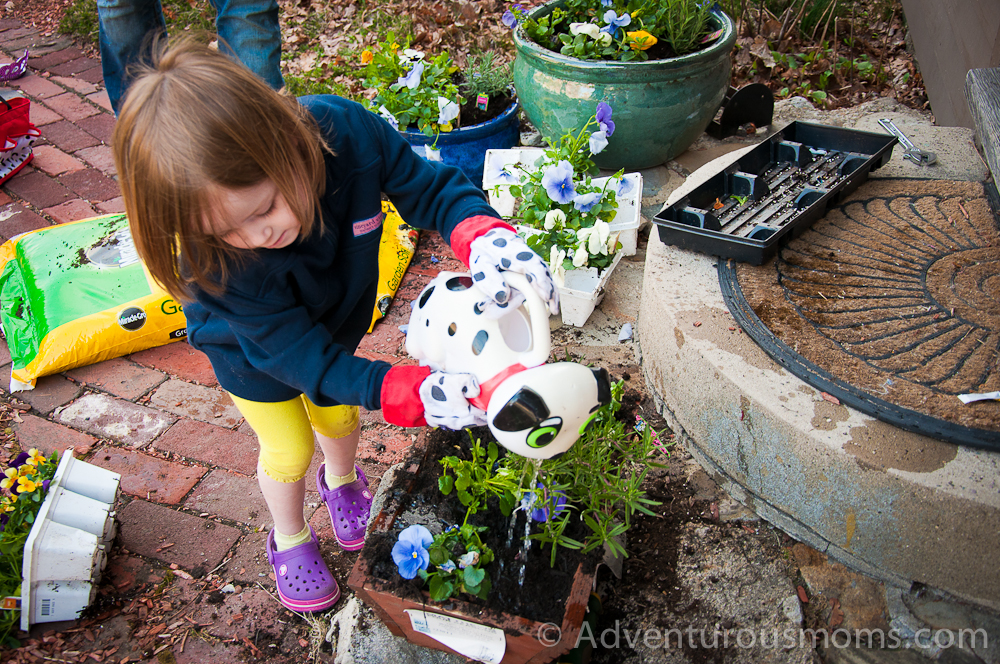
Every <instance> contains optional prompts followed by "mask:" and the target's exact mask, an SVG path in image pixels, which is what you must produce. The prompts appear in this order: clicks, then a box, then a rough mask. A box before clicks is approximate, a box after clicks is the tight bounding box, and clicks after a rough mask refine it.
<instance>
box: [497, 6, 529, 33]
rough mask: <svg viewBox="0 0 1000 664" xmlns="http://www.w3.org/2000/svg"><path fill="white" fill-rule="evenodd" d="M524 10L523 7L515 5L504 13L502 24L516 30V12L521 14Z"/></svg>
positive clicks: (501, 19) (501, 18)
mask: <svg viewBox="0 0 1000 664" xmlns="http://www.w3.org/2000/svg"><path fill="white" fill-rule="evenodd" d="M522 9H523V7H521V5H514V6H513V7H511V8H510V9H508V10H507V11H505V12H504V13H503V16H501V17H500V22H501V23H503V24H504V25H506V26H507V27H508V28H511V29H513V28H515V27H516V26H517V15H515V14H514V12H520V11H521V10H522Z"/></svg>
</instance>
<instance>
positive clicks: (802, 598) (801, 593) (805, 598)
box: [795, 586, 809, 604]
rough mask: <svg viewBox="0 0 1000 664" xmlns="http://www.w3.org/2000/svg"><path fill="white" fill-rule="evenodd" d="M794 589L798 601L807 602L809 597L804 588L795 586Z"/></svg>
mask: <svg viewBox="0 0 1000 664" xmlns="http://www.w3.org/2000/svg"><path fill="white" fill-rule="evenodd" d="M795 590H796V592H798V594H799V601H800V602H802V603H803V604H808V603H809V597H808V596H807V595H806V589H805V588H803V587H802V586H796V587H795Z"/></svg>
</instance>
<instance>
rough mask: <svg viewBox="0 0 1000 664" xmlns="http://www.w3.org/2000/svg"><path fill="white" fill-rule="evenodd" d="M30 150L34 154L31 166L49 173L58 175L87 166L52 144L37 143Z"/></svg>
mask: <svg viewBox="0 0 1000 664" xmlns="http://www.w3.org/2000/svg"><path fill="white" fill-rule="evenodd" d="M32 152H34V154H35V159H34V161H33V162H32V166H34V167H35V169H37V170H40V171H43V172H45V173H47V174H49V175H60V174H62V173H69V172H70V171H79V170H82V169H84V168H86V167H87V166H86V165H85V164H84V163H83V162H82V161H80V160H79V159H77V158H76V157H73V156H71V155H68V154H66V153H65V152H63V151H62V150H60V149H59V148H57V147H55V146H54V145H39V146H37V147H35V148H33V149H32Z"/></svg>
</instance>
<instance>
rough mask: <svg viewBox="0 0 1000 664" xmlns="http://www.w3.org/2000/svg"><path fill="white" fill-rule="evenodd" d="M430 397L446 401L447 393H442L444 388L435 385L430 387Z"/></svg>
mask: <svg viewBox="0 0 1000 664" xmlns="http://www.w3.org/2000/svg"><path fill="white" fill-rule="evenodd" d="M431 398H432V399H434V400H435V401H447V400H448V395H446V394H445V393H444V390H442V389H441V388H440V387H438V386H437V385H435V386H434V387H432V388H431Z"/></svg>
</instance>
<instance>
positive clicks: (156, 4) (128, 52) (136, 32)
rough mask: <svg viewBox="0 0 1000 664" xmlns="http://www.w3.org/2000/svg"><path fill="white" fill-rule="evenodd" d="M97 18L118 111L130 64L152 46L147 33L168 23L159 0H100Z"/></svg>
mask: <svg viewBox="0 0 1000 664" xmlns="http://www.w3.org/2000/svg"><path fill="white" fill-rule="evenodd" d="M97 19H98V23H99V28H100V46H101V67H102V69H103V70H104V87H105V88H106V89H107V91H108V97H109V98H110V99H111V108H112V109H114V112H115V115H118V107H119V105H120V104H121V99H122V97H123V96H124V94H125V90H127V89H128V84H129V81H128V74H127V67H128V66H129V64H130V63H132V62H134V61H136V60H137V59H139V58H140V57H141V56H142V55H143V53H142V49H143V48H144V47H145V48H149V46H150V44H151V40H147V35H151V34H153V33H155V32H156V31H159V30H166V23H165V22H164V20H163V10H162V8H161V6H160V0H97Z"/></svg>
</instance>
